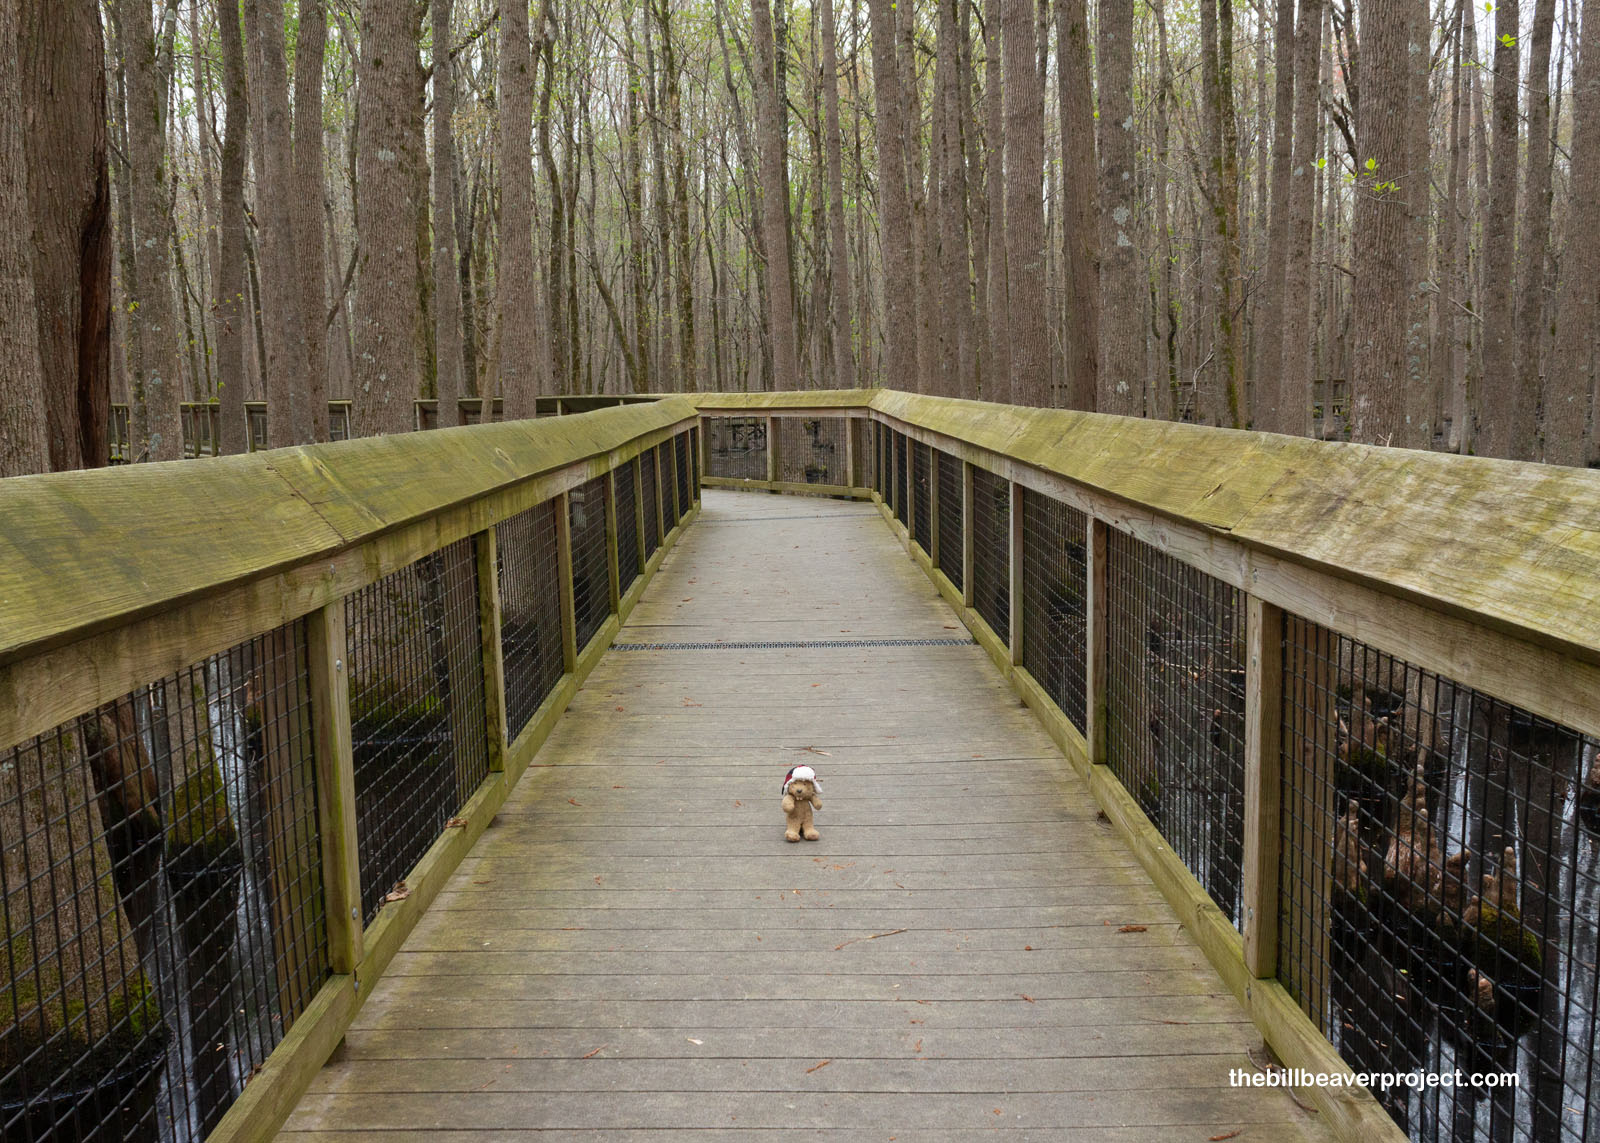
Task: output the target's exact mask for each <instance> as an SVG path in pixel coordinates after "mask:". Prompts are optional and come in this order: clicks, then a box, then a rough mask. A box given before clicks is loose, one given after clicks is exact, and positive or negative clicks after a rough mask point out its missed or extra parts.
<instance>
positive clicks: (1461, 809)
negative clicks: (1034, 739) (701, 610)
mask: <svg viewBox="0 0 1600 1143" xmlns="http://www.w3.org/2000/svg"><path fill="white" fill-rule="evenodd" d="M698 401H699V404H700V411H701V415H702V418H703V423H704V425H705V428H704V431H703V432H702V434H701V439H702V441H703V442H704V446H705V448H706V450H707V453H706V457H705V460H704V467H705V471H706V474H707V478H706V479H707V484H709V485H721V486H729V487H746V488H756V489H778V490H787V491H797V490H803V491H815V492H821V493H827V494H834V495H853V496H857V497H860V496H864V495H870V496H871V498H872V499H873V500H874V501H875V502H877V503H878V504H879V505H880V506H881V508H882V511H883V513H884V515H885V517H886V518H887V519H888V520H889V521H890V523H891V525H892V526H893V527H894V528H895V529H896V531H897V532H898V533H899V534H900V535H901V537H902V539H903V541H904V542H905V544H906V545H907V548H908V550H909V552H910V553H911V555H912V556H913V558H914V559H915V560H916V562H917V563H918V564H919V565H920V566H921V567H922V568H923V569H924V570H925V571H926V572H927V573H928V575H929V576H930V577H931V578H932V580H933V582H934V583H935V584H936V585H937V587H938V589H939V591H940V592H941V593H942V594H943V595H944V597H945V598H946V599H947V600H948V601H949V602H950V604H951V606H952V607H954V608H955V609H956V610H957V612H958V613H959V614H960V615H961V616H962V618H963V620H964V621H965V623H966V625H967V626H968V627H969V628H971V630H972V631H973V633H974V635H975V636H976V637H977V639H978V641H979V642H980V643H981V644H982V645H983V646H984V647H985V648H986V649H987V651H988V653H989V654H990V656H991V657H992V658H993V659H994V661H995V663H996V664H997V665H998V666H999V668H1000V669H1001V670H1002V671H1003V672H1004V673H1005V674H1006V675H1007V676H1008V678H1009V679H1010V681H1011V683H1012V685H1013V687H1014V688H1015V689H1016V691H1017V693H1018V694H1019V695H1020V696H1021V697H1022V698H1023V699H1024V700H1026V701H1027V703H1028V704H1029V705H1030V706H1031V707H1032V708H1033V709H1034V710H1035V711H1036V712H1037V713H1038V716H1039V718H1040V719H1041V720H1042V722H1043V723H1044V725H1045V726H1046V727H1047V728H1048V729H1049V731H1050V733H1051V734H1052V736H1053V737H1054V738H1055V740H1056V742H1057V743H1058V744H1059V745H1060V747H1061V749H1062V751H1063V753H1064V754H1065V755H1066V757H1067V758H1068V759H1069V760H1070V761H1071V763H1072V764H1073V766H1074V767H1075V768H1076V769H1077V770H1078V771H1079V773H1080V774H1081V775H1082V776H1083V777H1084V778H1085V779H1086V780H1087V782H1088V783H1089V785H1090V788H1091V789H1092V791H1093V792H1094V794H1095V796H1096V798H1097V799H1098V801H1099V802H1100V805H1101V806H1102V808H1103V810H1104V812H1105V813H1106V814H1107V816H1108V817H1109V818H1110V820H1111V821H1112V823H1113V824H1114V825H1115V826H1116V828H1118V829H1119V830H1120V831H1121V832H1122V833H1123V834H1124V835H1125V836H1126V837H1127V839H1128V840H1129V842H1130V844H1131V845H1132V847H1133V849H1134V850H1135V852H1136V853H1137V854H1138V855H1139V857H1140V859H1141V861H1142V862H1143V864H1144V865H1145V867H1146V869H1147V870H1148V871H1149V873H1150V874H1151V875H1152V877H1153V878H1154V879H1155V880H1156V882H1157V884H1159V885H1160V886H1161V887H1162V889H1163V891H1164V892H1165V893H1166V895H1167V896H1168V897H1169V899H1170V900H1171V901H1172V903H1173V904H1174V906H1175V907H1176V908H1177V910H1178V913H1179V916H1180V918H1181V920H1182V921H1183V922H1184V924H1185V925H1186V926H1187V927H1188V928H1189V929H1190V930H1191V932H1192V933H1193V934H1194V936H1195V938H1196V940H1197V941H1198V942H1199V944H1200V945H1201V947H1202V948H1203V949H1204V950H1205V951H1206V953H1207V955H1208V957H1209V958H1210V960H1211V961H1212V963H1213V965H1214V966H1215V967H1216V968H1217V970H1218V971H1219V973H1220V974H1221V976H1222V978H1223V979H1224V980H1225V981H1226V982H1227V984H1228V986H1229V987H1230V988H1231V989H1232V990H1233V992H1234V993H1235V995H1237V996H1238V998H1239V999H1240V1001H1241V1002H1242V1003H1243V1004H1244V1005H1245V1006H1246V1008H1247V1009H1248V1011H1249V1012H1250V1014H1251V1016H1252V1017H1253V1019H1254V1020H1255V1022H1256V1023H1257V1024H1258V1026H1259V1027H1260V1029H1261V1031H1262V1032H1263V1034H1264V1036H1265V1038H1266V1040H1267V1042H1268V1044H1269V1045H1270V1046H1271V1048H1272V1049H1273V1051H1274V1052H1275V1053H1276V1055H1277V1056H1278V1057H1279V1059H1280V1060H1281V1061H1282V1062H1283V1063H1284V1064H1286V1065H1288V1066H1291V1067H1299V1068H1303V1069H1306V1070H1308V1071H1311V1072H1317V1073H1327V1074H1329V1075H1330V1076H1342V1077H1344V1078H1345V1079H1346V1080H1348V1079H1350V1078H1353V1073H1355V1072H1360V1073H1391V1072H1392V1073H1406V1074H1415V1075H1417V1076H1419V1077H1427V1076H1430V1075H1431V1076H1432V1077H1433V1079H1432V1080H1428V1079H1426V1078H1421V1079H1419V1080H1418V1081H1416V1082H1420V1083H1422V1084H1423V1085H1424V1086H1422V1087H1421V1088H1420V1089H1414V1088H1411V1087H1403V1086H1401V1087H1394V1086H1391V1087H1390V1088H1389V1089H1388V1090H1386V1091H1385V1090H1382V1089H1381V1087H1380V1086H1379V1085H1377V1084H1376V1083H1375V1084H1374V1094H1375V1095H1376V1096H1377V1098H1376V1099H1374V1098H1373V1095H1369V1094H1368V1093H1367V1092H1366V1091H1364V1090H1362V1089H1360V1088H1350V1087H1313V1088H1311V1089H1310V1090H1308V1091H1307V1093H1306V1094H1307V1095H1308V1096H1309V1097H1310V1098H1312V1099H1314V1100H1315V1102H1316V1104H1317V1106H1318V1107H1319V1108H1321V1110H1322V1111H1323V1112H1324V1113H1325V1114H1326V1115H1327V1117H1328V1120H1329V1122H1330V1123H1331V1124H1332V1125H1334V1126H1335V1127H1337V1128H1338V1129H1339V1131H1340V1132H1341V1134H1343V1136H1344V1137H1346V1138H1349V1139H1362V1140H1367V1139H1379V1138H1385V1137H1395V1138H1401V1137H1406V1136H1409V1137H1410V1138H1413V1139H1419V1140H1421V1139H1428V1140H1433V1139H1484V1140H1490V1139H1493V1140H1499V1139H1508V1140H1509V1139H1518V1140H1523V1139H1526V1140H1534V1141H1537V1143H1544V1141H1546V1140H1574V1141H1578V1140H1592V1139H1595V1138H1597V1137H1600V1058H1597V1052H1600V1047H1597V1044H1596V1034H1597V1015H1596V1013H1597V1009H1600V1003H1597V998H1600V993H1597V988H1600V983H1597V977H1596V969H1595V964H1596V931H1597V912H1600V848H1597V842H1600V761H1597V758H1596V743H1597V738H1600V474H1597V473H1591V472H1583V471H1577V470H1571V469H1553V468H1547V467H1544V466H1539V465H1528V464H1512V463H1506V462H1499V461H1489V460H1480V459H1474V458H1464V457H1455V456H1444V455H1438V454H1427V453H1418V452H1408V451H1399V450H1384V449H1372V448H1365V447H1360V446H1350V445H1335V444H1326V443H1323V442H1320V441H1310V440H1300V439H1295V438H1288V437H1277V436H1269V435H1266V434H1257V433H1241V432H1225V431H1220V430H1208V429H1201V428H1196V427H1194V426H1188V425H1178V424H1169V423H1158V422H1148V421H1134V420H1126V419H1121V418H1110V417H1095V416H1089V415H1084V414H1077V413H1069V412H1056V411H1044V410H1024V409H1018V408H1012V407H1006V406H995V405H982V404H977V403H973V402H964V401H953V400H944V399H938V398H929V397H918V396H912V395H908V394H902V393H891V392H878V393H867V392H861V393H793V394H754V395H745V396H740V395H711V394H703V395H701V396H700V397H699V398H698ZM867 490H870V491H867ZM1352 1069H1353V1071H1352ZM1458 1073H1459V1074H1460V1076H1461V1077H1463V1086H1455V1083H1456V1078H1457V1074H1458ZM1501 1073H1511V1074H1512V1075H1514V1076H1515V1081H1514V1082H1515V1083H1516V1085H1517V1086H1471V1084H1472V1083H1473V1081H1474V1080H1475V1079H1477V1077H1486V1078H1482V1079H1478V1081H1477V1082H1479V1083H1480V1084H1484V1085H1487V1084H1489V1083H1492V1082H1497V1081H1499V1080H1500V1077H1501ZM1429 1085H1431V1086H1429ZM1445 1085H1450V1086H1445Z"/></svg>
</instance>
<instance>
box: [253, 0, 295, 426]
mask: <svg viewBox="0 0 1600 1143" xmlns="http://www.w3.org/2000/svg"><path fill="white" fill-rule="evenodd" d="M244 20H245V38H246V41H247V42H248V43H249V45H250V49H251V52H252V54H253V58H252V59H251V67H250V72H251V76H252V79H253V82H252V83H251V87H252V88H253V89H254V91H255V96H256V98H255V105H256V116H255V135H254V138H255V144H256V149H255V158H256V170H257V171H258V172H259V177H258V179H257V190H256V219H257V223H258V235H257V238H256V257H257V259H258V261H259V263H260V266H261V294H262V296H261V328H262V334H263V339H264V341H265V342H266V348H267V373H266V390H267V444H268V445H269V447H272V448H282V447H283V446H285V445H291V444H305V443H306V442H308V441H310V440H311V439H312V437H311V409H310V399H309V394H308V393H307V391H306V382H307V373H308V372H309V368H310V366H309V362H308V360H307V356H306V313H305V295H304V288H303V285H302V281H301V274H300V270H301V267H300V262H299V259H300V255H301V250H300V244H299V242H297V241H296V238H295V231H294V221H295V211H294V209H293V200H294V195H295V189H296V178H295V169H294V151H293V137H292V135H291V133H290V132H291V121H290V118H289V65H288V59H287V53H286V48H285V44H284V36H283V0H244Z"/></svg>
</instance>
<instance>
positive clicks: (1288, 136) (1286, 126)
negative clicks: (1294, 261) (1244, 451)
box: [1254, 0, 1315, 433]
mask: <svg viewBox="0 0 1600 1143" xmlns="http://www.w3.org/2000/svg"><path fill="white" fill-rule="evenodd" d="M1276 3H1277V20H1276V26H1275V27H1274V30H1273V41H1272V42H1273V100H1272V103H1273V107H1272V189H1271V192H1270V193H1271V196H1272V206H1271V210H1270V213H1269V215H1268V220H1267V266H1266V274H1265V275H1264V276H1263V283H1262V293H1261V300H1260V303H1259V308H1258V309H1257V311H1256V317H1257V321H1256V324H1255V350H1256V353H1255V360H1256V367H1255V382H1256V384H1255V402H1254V404H1255V420H1254V424H1255V427H1256V428H1258V429H1265V430H1267V431H1268V432H1274V433H1283V432H1294V431H1296V429H1295V428H1293V427H1291V424H1292V422H1293V421H1294V414H1293V411H1292V409H1290V408H1287V407H1285V406H1283V405H1282V404H1281V402H1282V400H1283V397H1284V396H1285V394H1284V393H1283V392H1282V390H1281V385H1280V382H1279V378H1278V377H1277V376H1275V374H1277V373H1278V372H1279V370H1280V369H1281V367H1282V359H1283V346H1284V333H1285V330H1284V324H1285V323H1284V313H1285V309H1286V307H1287V305H1288V296H1287V295H1288V289H1287V287H1288V281H1287V279H1288V273H1289V241H1290V239H1289V211H1290V207H1289V196H1290V193H1291V192H1290V187H1291V184H1292V180H1293V173H1292V172H1293V170H1294V134H1295V127H1296V121H1295V114H1294V98H1295V67H1296V65H1297V63H1298V61H1297V60H1296V58H1295V50H1294V46H1295V45H1294V0H1276ZM1302 19H1304V17H1302ZM1313 66H1315V65H1313ZM1304 173H1305V175H1306V178H1307V181H1309V177H1310V169H1309V166H1308V167H1307V168H1306V170H1305V172H1304Z"/></svg>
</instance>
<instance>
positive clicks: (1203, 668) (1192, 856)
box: [1106, 529, 1245, 927]
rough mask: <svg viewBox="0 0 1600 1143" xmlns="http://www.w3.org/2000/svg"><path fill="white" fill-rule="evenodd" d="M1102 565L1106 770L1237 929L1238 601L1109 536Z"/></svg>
mask: <svg viewBox="0 0 1600 1143" xmlns="http://www.w3.org/2000/svg"><path fill="white" fill-rule="evenodd" d="M1107 560H1108V563H1107V577H1106V578H1107V588H1106V593H1107V618H1106V705H1107V721H1106V753H1107V762H1108V763H1109V764H1110V766H1111V768H1112V770H1113V771H1114V772H1115V773H1116V775H1117V778H1118V779H1119V780H1120V781H1121V782H1122V784H1123V786H1124V787H1125V788H1126V789H1127V790H1128V791H1129V793H1131V794H1132V795H1133V796H1134V797H1135V799H1137V800H1138V802H1139V806H1140V808H1141V809H1143V810H1144V812H1145V814H1146V815H1147V816H1148V817H1149V818H1150V820H1151V821H1152V822H1153V823H1154V824H1155V826H1156V828H1157V829H1159V830H1160V831H1161V835H1162V836H1163V837H1165V838H1166V839H1167V841H1168V842H1169V843H1170V844H1171V846H1172V851H1173V853H1175V854H1176V855H1177V856H1178V858H1179V859H1180V860H1181V861H1182V862H1183V863H1184V865H1186V866H1187V867H1188V869H1189V871H1190V872H1191V873H1193V874H1194V875H1195V878H1196V879H1197V880H1198V881H1199V882H1200V884H1201V885H1203V886H1205V888H1206V892H1208V893H1209V894H1210V895H1211V899H1212V900H1213V901H1215V902H1216V904H1217V907H1218V908H1219V909H1221V910H1222V912H1223V913H1224V914H1225V915H1227V916H1228V917H1229V918H1230V919H1232V920H1233V922H1234V925H1235V927H1238V926H1239V925H1240V918H1239V883H1240V867H1241V864H1242V861H1243V856H1244V696H1245V686H1244V636H1245V628H1244V601H1243V596H1242V594H1241V593H1240V592H1239V591H1238V589H1236V588H1233V587H1229V586H1228V585H1227V584H1224V583H1223V582H1222V581H1221V580H1218V579H1214V578H1213V577H1211V576H1208V575H1206V574H1204V573H1203V572H1199V571H1196V570H1195V569H1193V568H1191V567H1189V566H1187V565H1186V564H1184V563H1182V562H1181V561H1179V560H1176V559H1174V558H1173V557H1172V556H1169V555H1167V554H1165V553H1163V552H1160V551H1158V550H1156V549H1155V548H1152V547H1151V546H1150V545H1148V544H1145V543H1142V542H1141V541H1139V540H1135V539H1134V538H1133V537H1131V536H1128V535H1126V534H1125V533H1122V532H1119V531H1117V530H1115V529H1113V530H1111V532H1110V536H1109V538H1108V542H1107Z"/></svg>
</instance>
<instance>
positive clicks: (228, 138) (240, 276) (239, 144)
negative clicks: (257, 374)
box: [213, 0, 251, 455]
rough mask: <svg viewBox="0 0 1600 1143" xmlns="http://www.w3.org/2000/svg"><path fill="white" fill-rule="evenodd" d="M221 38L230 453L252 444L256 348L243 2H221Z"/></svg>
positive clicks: (225, 414)
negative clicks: (249, 369)
mask: <svg viewBox="0 0 1600 1143" xmlns="http://www.w3.org/2000/svg"><path fill="white" fill-rule="evenodd" d="M215 7H216V13H217V38H218V41H219V43H220V46H221V49H222V76H223V78H222V85H223V107H224V111H223V137H222V156H221V170H220V171H219V173H218V178H217V199H218V209H217V215H218V221H219V229H220V230H221V234H220V237H219V243H218V253H217V279H216V283H215V286H214V287H213V291H214V292H213V299H214V300H213V305H214V307H215V309H216V314H217V388H218V405H219V406H220V407H219V409H218V422H219V426H218V438H219V439H218V441H217V444H218V447H219V451H221V452H222V453H223V454H224V455H231V454H237V453H242V452H245V451H246V450H248V449H249V447H250V441H249V433H248V426H247V424H246V422H245V412H244V395H245V377H246V356H245V355H246V354H248V353H249V352H250V346H251V338H250V325H251V317H250V307H249V305H248V303H247V299H246V293H247V292H248V281H247V277H246V273H245V253H244V249H245V210H244V167H245V134H246V132H247V130H248V125H249V120H250V105H249V94H248V93H249V85H248V82H247V80H246V78H245V62H244V36H243V32H242V31H241V29H240V26H239V5H238V4H237V3H235V2H234V0H215Z"/></svg>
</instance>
